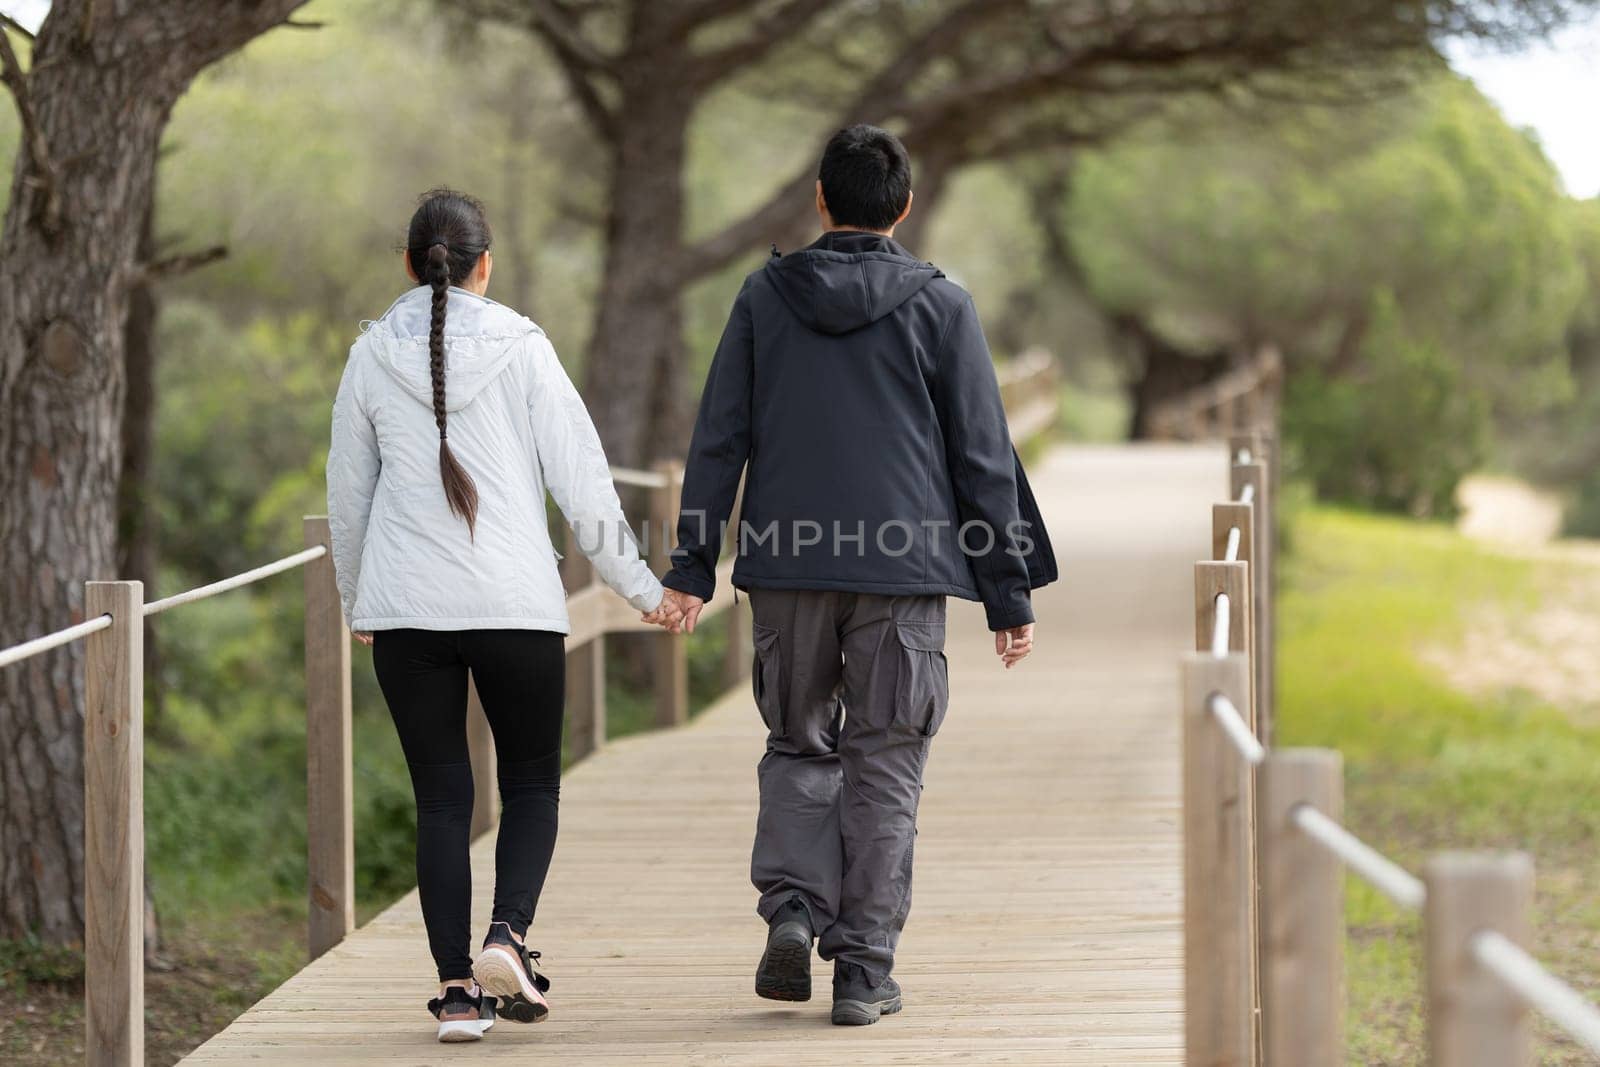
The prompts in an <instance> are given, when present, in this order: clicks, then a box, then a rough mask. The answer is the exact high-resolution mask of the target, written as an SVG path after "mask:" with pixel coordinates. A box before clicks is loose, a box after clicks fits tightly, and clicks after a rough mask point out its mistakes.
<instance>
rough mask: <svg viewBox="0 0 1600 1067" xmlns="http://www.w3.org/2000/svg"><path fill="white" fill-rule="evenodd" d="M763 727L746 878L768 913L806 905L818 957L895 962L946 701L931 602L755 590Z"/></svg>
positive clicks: (882, 965) (868, 964)
mask: <svg viewBox="0 0 1600 1067" xmlns="http://www.w3.org/2000/svg"><path fill="white" fill-rule="evenodd" d="M750 604H751V607H752V609H753V611H754V615H755V628H754V629H755V667H754V671H753V682H754V687H755V697H756V704H757V706H758V707H759V708H760V709H761V718H762V720H763V721H764V722H765V723H766V726H767V752H766V755H765V756H763V757H762V759H761V765H760V768H759V770H758V772H757V777H758V779H759V781H760V786H761V812H760V815H759V816H758V818H757V820H756V840H755V849H754V851H753V854H752V857H751V862H750V878H751V881H753V882H754V883H755V886H756V889H758V890H760V892H761V902H760V904H759V906H758V909H757V910H759V911H760V913H761V917H762V918H763V919H768V920H770V919H771V918H772V916H773V915H774V913H776V912H777V910H778V908H779V906H781V905H782V904H783V903H784V902H785V901H787V900H789V899H790V898H791V897H799V899H800V900H801V901H802V902H803V903H804V904H805V905H806V907H807V908H809V909H810V911H811V921H812V924H813V926H814V928H815V929H816V930H817V932H818V934H819V935H820V938H819V942H818V951H819V952H820V953H821V955H822V958H823V959H841V960H844V961H847V962H849V963H855V964H858V965H860V966H861V967H863V968H865V970H866V972H867V975H868V977H869V978H870V979H871V981H872V982H873V983H874V984H876V983H878V982H880V981H882V980H883V979H884V978H885V977H887V976H888V974H889V972H890V971H891V970H892V969H893V967H894V950H895V945H896V943H897V942H898V941H899V940H900V930H901V928H902V927H904V926H905V921H906V915H907V913H909V911H910V910H911V852H912V842H913V841H914V840H915V838H916V834H917V801H918V800H919V799H920V798H921V796H922V770H923V766H924V765H925V764H926V762H927V759H928V746H929V743H930V742H931V740H932V738H933V735H934V733H935V732H936V731H937V730H938V729H939V724H940V723H941V722H942V721H943V720H944V714H945V709H946V708H947V707H948V705H949V701H950V689H949V681H948V678H947V676H946V672H945V658H944V620H945V601H944V597H942V596H879V595H877V594H870V593H844V592H832V591H822V590H810V589H802V590H781V589H755V590H752V591H751V593H750Z"/></svg>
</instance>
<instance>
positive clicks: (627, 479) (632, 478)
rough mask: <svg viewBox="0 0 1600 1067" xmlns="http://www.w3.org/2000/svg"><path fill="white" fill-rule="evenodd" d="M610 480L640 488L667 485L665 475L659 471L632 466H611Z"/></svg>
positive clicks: (658, 487) (654, 487)
mask: <svg viewBox="0 0 1600 1067" xmlns="http://www.w3.org/2000/svg"><path fill="white" fill-rule="evenodd" d="M611 480H612V481H613V482H616V483H617V484H618V485H631V486H636V487H637V488H640V489H665V488H666V487H667V476H666V475H665V474H662V473H661V472H660V471H642V470H636V469H634V468H633V467H612V468H611Z"/></svg>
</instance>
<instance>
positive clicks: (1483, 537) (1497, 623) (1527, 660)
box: [1421, 475, 1600, 723]
mask: <svg viewBox="0 0 1600 1067" xmlns="http://www.w3.org/2000/svg"><path fill="white" fill-rule="evenodd" d="M1457 499H1458V500H1459V502H1460V503H1461V506H1462V512H1463V513H1462V517H1461V520H1460V522H1459V524H1458V528H1459V529H1460V531H1461V532H1462V534H1464V535H1465V536H1467V537H1469V538H1471V539H1473V540H1475V541H1478V542H1481V543H1482V544H1483V545H1484V547H1485V548H1487V549H1490V550H1492V551H1494V552H1496V553H1498V554H1505V555H1512V556H1516V557H1518V558H1521V559H1531V560H1536V561H1538V562H1539V564H1540V566H1539V568H1538V572H1537V581H1538V587H1537V589H1536V592H1535V597H1536V599H1535V602H1534V603H1533V604H1532V605H1531V606H1529V607H1525V608H1510V607H1504V606H1486V607H1484V608H1482V609H1480V610H1478V611H1477V612H1476V613H1475V614H1474V617H1473V619H1472V622H1471V624H1470V626H1469V628H1468V629H1467V632H1466V636H1465V637H1464V638H1463V639H1462V640H1461V642H1460V643H1459V644H1458V645H1456V646H1454V647H1450V648H1427V649H1423V650H1422V651H1421V654H1422V656H1423V658H1424V659H1425V660H1427V661H1428V662H1430V663H1432V664H1434V665H1435V666H1437V667H1439V668H1440V669H1441V670H1443V671H1445V672H1447V673H1448V674H1449V675H1450V676H1451V677H1452V678H1453V679H1454V680H1455V682H1456V684H1457V685H1458V686H1459V688H1461V689H1462V690H1464V691H1466V692H1469V693H1474V694H1480V695H1481V694H1488V693H1497V692H1499V693H1503V692H1508V691H1522V692H1526V693H1528V694H1529V695H1531V696H1533V697H1534V698H1536V699H1538V700H1540V701H1542V702H1544V703H1548V704H1551V705H1553V706H1555V707H1558V708H1561V709H1562V710H1564V711H1566V712H1568V713H1569V714H1571V715H1572V716H1573V717H1574V718H1575V719H1578V720H1579V721H1583V722H1588V723H1597V722H1600V652H1597V650H1600V541H1591V540H1579V539H1575V538H1568V539H1562V538H1559V534H1560V531H1561V500H1560V498H1559V497H1558V496H1557V495H1556V494H1554V493H1551V492H1548V491H1546V490H1542V489H1538V488H1535V487H1533V486H1530V485H1528V484H1527V483H1525V482H1521V481H1518V480H1516V479H1514V478H1506V477H1500V476H1491V475H1475V476H1473V477H1471V478H1468V479H1467V480H1466V481H1464V482H1463V483H1462V485H1461V489H1460V491H1459V493H1458V495H1457Z"/></svg>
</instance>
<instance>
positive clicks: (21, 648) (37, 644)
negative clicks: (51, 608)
mask: <svg viewBox="0 0 1600 1067" xmlns="http://www.w3.org/2000/svg"><path fill="white" fill-rule="evenodd" d="M110 625H111V616H110V615H99V616H96V617H95V618H92V619H85V620H84V621H83V622H80V623H78V624H76V625H74V626H68V627H66V628H65V629H62V630H57V631H55V632H54V633H48V634H45V635H44V636H43V637H35V638H33V639H32V640H31V641H24V642H22V643H21V644H20V645H12V646H11V647H10V648H8V649H6V650H5V651H3V652H0V667H8V666H10V665H11V664H13V663H21V662H22V661H23V660H25V659H27V658H29V657H30V656H37V655H38V654H39V653H41V652H48V651H50V650H51V649H52V648H60V647H61V646H62V645H70V644H72V642H74V641H76V640H78V639H80V638H84V637H88V636H89V635H90V634H97V633H99V632H100V631H101V630H104V629H107V628H108V627H110Z"/></svg>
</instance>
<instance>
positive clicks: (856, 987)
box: [833, 963, 900, 1026]
mask: <svg viewBox="0 0 1600 1067" xmlns="http://www.w3.org/2000/svg"><path fill="white" fill-rule="evenodd" d="M899 1010H900V984H899V983H898V982H896V981H895V980H894V979H893V978H885V979H884V980H883V981H882V982H880V983H879V984H877V985H875V986H874V985H871V984H869V979H868V978H867V972H866V971H864V970H863V969H861V968H860V967H858V966H857V965H855V964H853V963H835V964H834V965H833V1025H835V1026H868V1025H870V1024H872V1023H875V1022H877V1021H878V1019H879V1018H880V1017H881V1016H884V1015H893V1014H894V1013H895V1012H897V1011H899Z"/></svg>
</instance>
